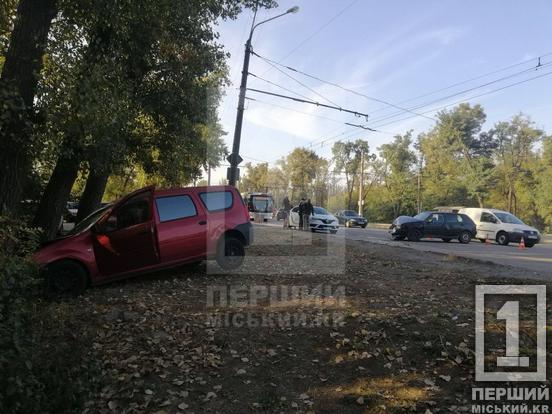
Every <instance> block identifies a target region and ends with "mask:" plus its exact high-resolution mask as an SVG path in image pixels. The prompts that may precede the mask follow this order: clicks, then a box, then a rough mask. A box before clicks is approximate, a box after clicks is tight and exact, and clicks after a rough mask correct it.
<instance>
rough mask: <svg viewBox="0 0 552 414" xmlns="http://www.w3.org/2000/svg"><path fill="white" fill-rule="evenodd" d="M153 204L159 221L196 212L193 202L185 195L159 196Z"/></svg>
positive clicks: (187, 215)
mask: <svg viewBox="0 0 552 414" xmlns="http://www.w3.org/2000/svg"><path fill="white" fill-rule="evenodd" d="M155 204H156V205H157V212H158V213H159V220H160V221H161V222H164V221H170V220H177V219H182V218H186V217H193V216H195V215H196V214H197V210H196V207H195V204H194V202H193V201H192V199H191V198H190V196H187V195H177V196H169V197H159V198H157V199H156V200H155Z"/></svg>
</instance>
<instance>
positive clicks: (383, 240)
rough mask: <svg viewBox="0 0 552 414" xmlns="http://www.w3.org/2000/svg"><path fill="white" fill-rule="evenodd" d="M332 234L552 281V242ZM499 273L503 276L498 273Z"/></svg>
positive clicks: (380, 232) (357, 231)
mask: <svg viewBox="0 0 552 414" xmlns="http://www.w3.org/2000/svg"><path fill="white" fill-rule="evenodd" d="M267 224H268V225H278V226H281V225H282V222H281V221H279V222H277V221H276V220H271V221H270V222H269V223H267ZM331 236H332V237H343V236H344V237H346V238H347V239H349V240H361V241H368V242H372V243H379V244H386V245H390V246H397V247H404V248H409V249H415V250H420V251H428V252H435V253H442V254H447V255H448V254H451V255H455V256H458V257H465V258H469V259H477V260H484V261H488V262H493V263H497V264H501V265H507V266H512V267H511V268H509V269H508V268H505V270H504V272H505V274H501V275H500V276H508V277H520V278H530V277H540V276H543V277H545V278H546V279H548V280H552V243H550V242H547V243H542V244H537V245H535V246H534V247H532V248H530V249H529V248H526V249H519V246H518V244H510V245H508V246H499V245H497V244H496V243H491V244H484V243H481V242H480V241H479V240H477V241H472V242H471V243H470V244H461V243H459V242H458V241H455V240H453V241H451V242H450V243H444V242H443V241H442V240H440V239H433V240H428V239H424V240H422V241H420V242H416V243H414V242H409V241H394V240H391V237H390V236H389V234H388V233H387V230H386V229H378V228H370V227H368V228H366V229H361V228H350V229H349V228H345V227H342V228H340V229H339V232H338V233H337V235H335V236H334V235H331ZM495 276H499V275H495Z"/></svg>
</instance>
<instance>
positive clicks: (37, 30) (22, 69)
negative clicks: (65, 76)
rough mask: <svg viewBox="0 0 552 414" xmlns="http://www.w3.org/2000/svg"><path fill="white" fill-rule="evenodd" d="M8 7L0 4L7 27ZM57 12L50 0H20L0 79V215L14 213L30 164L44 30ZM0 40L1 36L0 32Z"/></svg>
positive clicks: (9, 16) (3, 31)
mask: <svg viewBox="0 0 552 414" xmlns="http://www.w3.org/2000/svg"><path fill="white" fill-rule="evenodd" d="M12 7H13V2H8V3H6V4H5V5H4V4H3V6H2V10H3V13H2V14H3V21H5V22H6V23H9V22H10V19H11V15H10V12H11V10H12ZM56 13H57V6H56V1H55V0H42V1H37V0H20V1H19V5H18V7H17V13H16V18H15V23H14V28H13V30H12V31H11V35H10V40H9V47H8V49H7V51H6V53H5V55H4V56H3V62H2V65H1V66H2V72H1V74H0V101H1V102H2V105H1V106H0V213H1V214H4V213H13V212H14V211H15V209H16V206H17V203H18V202H19V200H20V197H21V192H22V189H23V186H24V185H25V182H26V180H27V179H28V177H29V176H30V175H31V169H32V160H33V144H36V143H33V135H32V127H33V123H34V122H35V119H34V117H35V114H34V112H33V100H34V97H35V95H36V89H37V84H38V80H39V73H40V70H41V68H42V62H43V60H42V58H43V55H44V49H45V47H46V41H47V36H48V31H49V30H50V25H51V22H52V19H53V18H54V16H55V15H56ZM0 36H2V37H3V38H5V37H6V30H5V29H4V27H3V28H2V32H1V33H0Z"/></svg>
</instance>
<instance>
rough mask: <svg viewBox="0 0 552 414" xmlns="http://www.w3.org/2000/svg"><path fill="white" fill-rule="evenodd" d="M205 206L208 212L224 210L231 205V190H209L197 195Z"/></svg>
mask: <svg viewBox="0 0 552 414" xmlns="http://www.w3.org/2000/svg"><path fill="white" fill-rule="evenodd" d="M199 197H200V198H201V201H202V202H203V204H204V205H205V208H206V209H207V210H208V211H209V212H213V211H220V210H226V209H229V208H230V207H232V201H233V197H232V192H230V191H209V192H207V193H201V194H200V195H199Z"/></svg>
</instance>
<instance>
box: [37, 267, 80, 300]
mask: <svg viewBox="0 0 552 414" xmlns="http://www.w3.org/2000/svg"><path fill="white" fill-rule="evenodd" d="M44 276H45V278H46V288H47V290H48V292H49V293H52V294H71V295H80V294H81V293H83V292H84V291H85V289H86V287H87V286H88V273H87V272H86V270H85V268H84V267H83V266H82V265H81V264H80V263H77V262H75V261H73V260H63V261H60V262H56V263H52V264H51V265H49V266H48V267H47V269H46V271H45V275H44Z"/></svg>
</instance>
